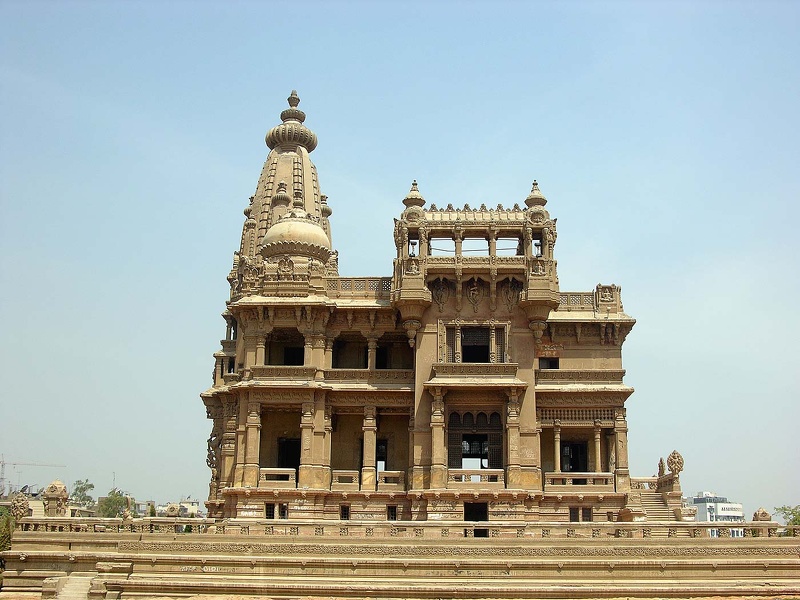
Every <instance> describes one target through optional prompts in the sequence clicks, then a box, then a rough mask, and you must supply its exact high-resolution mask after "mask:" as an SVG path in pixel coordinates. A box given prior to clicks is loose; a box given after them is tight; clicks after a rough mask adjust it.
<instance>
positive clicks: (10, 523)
mask: <svg viewBox="0 0 800 600" xmlns="http://www.w3.org/2000/svg"><path fill="white" fill-rule="evenodd" d="M12 533H14V517H12V516H11V513H10V512H8V509H7V508H5V507H0V552H5V551H6V550H8V549H9V548H11V534H12Z"/></svg>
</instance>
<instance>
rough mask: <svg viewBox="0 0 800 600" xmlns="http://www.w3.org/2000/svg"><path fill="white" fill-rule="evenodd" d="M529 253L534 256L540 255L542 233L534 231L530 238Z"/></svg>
mask: <svg viewBox="0 0 800 600" xmlns="http://www.w3.org/2000/svg"><path fill="white" fill-rule="evenodd" d="M531 252H532V253H533V255H534V256H537V257H539V256H541V255H542V232H541V231H534V232H533V236H532V237H531Z"/></svg>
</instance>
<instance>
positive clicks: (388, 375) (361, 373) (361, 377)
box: [324, 369, 414, 384]
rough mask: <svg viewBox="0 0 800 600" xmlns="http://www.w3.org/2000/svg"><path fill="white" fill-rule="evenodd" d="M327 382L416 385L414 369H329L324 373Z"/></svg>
mask: <svg viewBox="0 0 800 600" xmlns="http://www.w3.org/2000/svg"><path fill="white" fill-rule="evenodd" d="M324 378H325V381H330V382H335V381H342V382H345V381H346V382H359V383H375V384H381V383H384V384H389V383H404V384H413V383H414V370H413V369H372V370H370V369H328V370H326V371H325V372H324Z"/></svg>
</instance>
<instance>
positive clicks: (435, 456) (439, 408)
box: [431, 388, 447, 489]
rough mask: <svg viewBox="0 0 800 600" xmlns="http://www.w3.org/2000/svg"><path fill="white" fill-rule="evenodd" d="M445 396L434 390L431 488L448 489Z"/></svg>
mask: <svg viewBox="0 0 800 600" xmlns="http://www.w3.org/2000/svg"><path fill="white" fill-rule="evenodd" d="M444 394H445V392H443V391H442V389H441V388H434V391H433V402H432V403H431V487H432V488H434V489H435V488H446V487H447V465H446V462H445V441H444Z"/></svg>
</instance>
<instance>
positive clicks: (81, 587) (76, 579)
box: [56, 575, 92, 600]
mask: <svg viewBox="0 0 800 600" xmlns="http://www.w3.org/2000/svg"><path fill="white" fill-rule="evenodd" d="M91 583H92V578H91V577H86V576H80V575H71V576H69V577H67V582H66V583H65V584H64V587H63V588H61V591H60V592H59V593H58V595H57V596H56V599H57V600H86V599H87V598H88V596H89V586H90V585H91Z"/></svg>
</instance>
